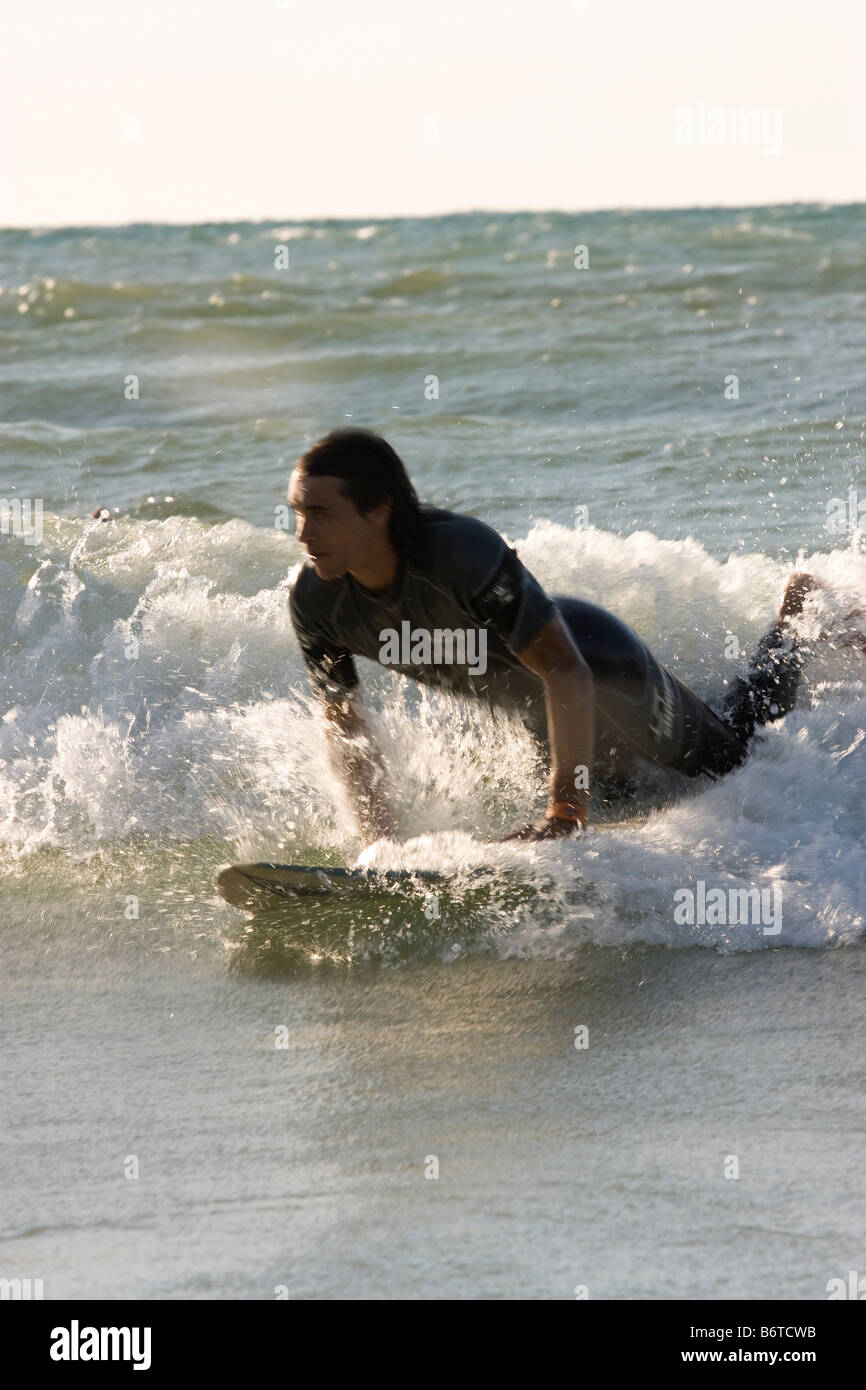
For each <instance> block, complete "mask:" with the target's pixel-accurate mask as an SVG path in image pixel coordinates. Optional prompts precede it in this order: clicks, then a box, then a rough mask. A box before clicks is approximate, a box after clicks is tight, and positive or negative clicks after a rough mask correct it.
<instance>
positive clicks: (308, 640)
mask: <svg viewBox="0 0 866 1390" xmlns="http://www.w3.org/2000/svg"><path fill="white" fill-rule="evenodd" d="M289 616H290V617H291V620H292V627H293V628H294V629H295V636H296V637H297V639H298V646H299V647H300V649H301V655H302V656H303V658H304V664H305V666H306V668H307V672H308V674H309V677H310V680H311V681H312V684H313V687H314V689H315V691H316V693H317V695H320V696H321V698H322V699H323V700H344V699H345V697H346V695H347V694H348V693H349V691H350V690H357V688H358V684H359V682H358V672H357V670H356V669H355V663H354V661H353V660H352V654H351V652H350V651H349V650H348V649H347V648H346V647H341V646H339V645H338V644H337V643H336V642H334V641H332V640H331V639H330V638H329V637H328V636H327V634H326V633H324V632H323V631H322V630H321V628H319V627H318V626H317V624H316V623H315V621H314V620H311V618H310V617H309V616H308V615H305V613H304V609H303V604H302V602H301V599H300V597H299V595H298V593H297V588H296V587H295V588H293V589H292V590H291V591H290V593H289Z"/></svg>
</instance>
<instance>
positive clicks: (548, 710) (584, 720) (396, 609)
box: [289, 429, 814, 840]
mask: <svg viewBox="0 0 866 1390" xmlns="http://www.w3.org/2000/svg"><path fill="white" fill-rule="evenodd" d="M289 504H290V505H291V507H292V508H293V510H294V512H295V515H296V518H297V537H298V540H299V541H300V543H301V545H303V546H304V548H305V550H306V551H307V555H308V557H309V560H308V562H306V563H304V564H303V565H301V566H299V568H298V571H297V573H296V575H295V577H294V581H293V584H292V587H291V591H290V596H289V609H290V613H291V618H292V623H293V626H294V629H295V633H296V635H297V638H298V642H299V644H300V647H301V652H302V654H303V657H304V661H305V663H306V666H307V669H308V671H309V673H310V676H311V679H312V681H313V683H314V686H315V688H316V690H317V692H318V694H319V695H320V697H321V699H322V702H323V705H324V712H325V717H326V721H327V724H326V727H327V729H328V733H329V737H330V738H331V740H332V744H333V747H334V749H335V750H336V751H337V753H338V755H339V762H340V765H341V770H342V772H343V775H344V776H345V778H346V780H347V783H348V785H349V788H350V791H351V792H352V795H353V799H354V803H355V805H356V808H357V811H358V816H359V820H360V823H361V828H362V831H363V832H364V834H365V835H368V836H369V837H371V838H374V839H375V838H379V837H382V836H388V837H391V838H396V831H395V825H394V821H393V817H392V814H391V811H390V807H389V805H388V800H387V796H386V794H385V791H384V783H385V777H384V768H383V765H382V760H381V756H380V754H379V752H378V749H377V748H376V746H375V742H374V739H373V736H372V730H371V727H370V724H369V721H368V719H367V718H366V716H365V711H364V708H363V704H362V701H361V696H360V690H359V685H358V676H357V672H356V669H355V663H354V661H353V660H352V658H353V656H355V655H358V656H366V657H369V658H370V659H371V660H373V661H379V662H381V663H382V664H388V665H390V666H391V667H392V668H393V669H395V670H398V671H400V673H401V674H403V675H407V676H410V677H411V678H412V679H414V680H416V681H421V682H424V683H430V684H435V685H440V686H445V687H447V688H448V689H451V690H453V691H457V692H459V693H461V694H464V695H470V696H474V697H476V698H479V699H483V700H486V701H487V702H488V703H489V704H490V705H491V706H493V707H496V706H501V707H505V708H509V709H512V710H518V711H521V712H522V713H523V714H524V715H525V716H526V717H527V719H528V722H529V723H530V725H534V727H535V731H536V732H537V733H539V734H541V733H542V729H541V716H542V715H545V716H546V733H547V742H548V744H549V749H550V758H551V767H550V800H549V805H548V807H547V813H546V815H545V817H544V819H543V820H540V821H537V822H535V823H534V824H533V825H528V826H525V827H523V828H522V829H521V830H518V831H516V832H515V833H514V834H512V835H509V836H507V837H506V838H507V839H519V840H543V839H551V838H557V837H559V836H562V835H568V834H572V833H574V832H576V831H579V830H580V829H581V828H582V827H584V826H585V825H586V824H587V818H588V804H589V777H590V772H591V770H592V769H593V768H594V767H595V769H596V770H599V769H600V770H602V771H604V772H605V773H608V774H613V775H615V776H624V775H627V773H628V771H629V769H630V768H633V767H634V766H635V765H636V764H639V763H650V764H657V765H660V766H663V767H671V768H676V769H678V770H679V771H681V772H684V773H686V774H687V775H689V776H698V775H699V774H701V773H706V774H708V775H710V776H718V775H720V774H721V773H723V772H727V771H729V770H730V769H731V768H733V767H736V766H737V764H738V763H740V762H741V761H742V760H743V758H744V756H745V754H746V748H747V744H748V742H749V739H750V738H751V736H752V733H753V732H754V728H755V725H756V724H758V723H766V722H768V721H769V720H771V719H776V718H779V717H780V716H781V715H782V714H785V713H786V712H787V711H788V710H789V709H790V708H791V707H792V705H793V702H794V697H795V695H796V690H797V684H798V681H799V675H800V670H801V668H802V664H803V654H802V651H801V649H800V647H799V644H798V643H797V641H796V639H795V638H794V635H793V634H792V633H791V632H790V630H789V629H788V621H789V619H790V618H791V617H793V616H795V615H796V614H797V613H798V612H799V611H800V609H801V608H802V604H803V600H804V597H805V594H806V592H807V591H808V590H809V589H810V588H812V587H814V580H812V579H811V577H810V576H809V575H795V576H793V577H792V579H791V580H790V581H789V584H788V588H787V590H786V594H785V600H784V602H783V605H782V610H781V612H780V614H779V620H778V623H777V624H776V626H775V627H774V628H773V629H772V630H771V632H770V633H768V634H767V636H766V637H765V638H764V639H763V641H762V642H761V644H760V646H759V649H758V653H757V657H756V660H755V661H754V663H753V665H752V668H751V670H750V671H749V672H748V674H747V675H746V676H745V677H742V678H740V679H739V680H738V681H737V682H736V683H735V685H734V687H733V688H732V690H731V691H730V692H729V694H728V697H727V699H726V702H725V711H724V717H722V718H720V717H719V716H718V715H716V714H714V713H713V711H712V710H711V709H710V708H709V707H708V706H707V705H705V704H704V703H703V701H701V700H699V699H698V698H697V696H696V695H693V694H692V692H691V691H690V690H687V689H686V687H685V686H684V685H683V684H682V683H681V682H680V681H678V680H677V679H676V677H675V676H672V675H671V674H670V672H669V671H666V670H665V668H664V667H662V666H660V665H659V663H658V662H657V661H656V659H655V657H654V656H653V655H652V653H651V652H650V650H649V648H648V647H647V646H646V644H645V643H644V642H643V641H642V640H641V639H640V638H639V637H638V636H637V634H636V633H634V632H632V630H631V629H630V628H628V627H627V626H626V625H625V623H623V622H621V621H620V620H619V619H618V618H615V617H614V616H613V615H612V614H610V613H607V612H606V611H605V610H604V609H603V608H599V607H597V606H596V605H594V604H591V603H585V602H583V601H582V600H580V599H575V598H568V597H550V596H548V595H547V594H546V593H545V592H544V590H543V589H542V588H541V586H540V585H539V584H538V583H537V581H536V580H535V579H534V578H533V576H532V575H531V574H530V573H529V571H528V570H527V569H526V568H525V567H524V566H523V565H522V564H521V562H520V560H519V559H518V558H517V555H516V553H515V551H514V550H512V549H510V548H509V547H508V546H507V545H506V543H505V541H504V540H503V539H502V537H501V536H500V535H498V533H497V532H496V531H494V530H493V529H492V528H491V527H489V526H487V525H485V523H484V522H482V521H478V520H476V519H475V518H473V517H468V516H462V515H459V514H457V513H454V512H449V511H445V510H442V509H441V508H435V507H430V506H424V505H422V504H421V503H419V501H418V497H417V494H416V492H415V489H414V487H413V486H412V483H411V482H410V480H409V478H408V476H407V474H406V470H405V468H404V466H403V463H402V461H401V460H400V459H399V457H398V456H397V454H396V453H395V452H394V450H393V449H392V448H391V446H390V445H389V444H388V443H386V441H385V440H384V439H382V438H380V437H379V436H378V435H375V434H372V433H370V432H369V431H366V430H359V429H340V430H335V431H333V432H332V433H331V434H329V435H327V436H326V437H325V438H324V439H320V440H319V441H318V443H317V444H314V445H313V447H312V448H311V449H309V450H308V451H307V452H306V453H305V454H304V455H303V456H302V457H301V458H300V459H299V460H298V463H297V465H296V467H295V469H294V471H293V473H292V476H291V479H290V481H289ZM455 646H456V649H457V659H456V660H455V659H454V649H455ZM461 653H462V656H461ZM479 653H481V654H482V655H481V659H479ZM470 654H472V655H471V656H470Z"/></svg>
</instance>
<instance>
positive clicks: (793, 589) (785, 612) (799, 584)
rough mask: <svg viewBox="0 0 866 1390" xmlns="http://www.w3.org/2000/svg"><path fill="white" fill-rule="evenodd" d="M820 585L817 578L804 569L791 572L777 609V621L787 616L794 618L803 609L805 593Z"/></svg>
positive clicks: (785, 620) (787, 617)
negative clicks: (783, 595)
mask: <svg viewBox="0 0 866 1390" xmlns="http://www.w3.org/2000/svg"><path fill="white" fill-rule="evenodd" d="M820 587H821V585H820V583H819V582H818V580H817V579H815V578H814V577H813V576H812V575H811V574H806V573H805V571H802V570H801V571H800V572H799V573H797V574H792V575H791V577H790V579H789V580H788V583H787V584H786V586H785V597H784V598H783V599H782V607H781V608H780V609H779V622H780V623H784V622H787V620H788V619H789V618H796V617H798V616H799V615H800V613H802V611H803V604H804V603H805V602H806V595H807V594H810V593H811V592H812V590H813V589H820Z"/></svg>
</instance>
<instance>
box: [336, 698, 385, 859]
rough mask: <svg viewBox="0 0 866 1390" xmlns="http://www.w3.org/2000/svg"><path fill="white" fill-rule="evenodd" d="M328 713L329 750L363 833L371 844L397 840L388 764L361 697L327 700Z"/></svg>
mask: <svg viewBox="0 0 866 1390" xmlns="http://www.w3.org/2000/svg"><path fill="white" fill-rule="evenodd" d="M324 714H325V733H326V737H327V739H328V745H329V749H330V751H331V753H332V755H333V760H334V763H335V765H336V768H337V771H338V772H339V773H340V775H341V776H342V777H343V780H344V781H345V783H346V785H347V787H348V789H349V793H350V796H351V798H352V802H353V804H354V807H355V811H356V814H357V816H358V821H359V823H360V826H361V831H362V834H363V835H365V836H366V837H367V838H368V839H369V840H370V841H373V840H379V839H382V838H383V837H387V838H388V839H391V840H395V839H396V838H397V831H396V826H395V822H394V816H393V813H392V811H391V807H390V804H389V801H388V796H387V793H386V786H387V776H386V772H385V765H384V762H383V761H382V755H381V752H380V751H379V748H378V746H377V744H376V741H375V736H374V733H373V727H372V724H371V723H370V720H369V718H368V716H367V712H366V710H365V709H364V706H363V704H362V703H361V697H360V695H359V694H358V693H357V692H356V691H352V692H349V693H347V694H346V696H345V698H343V699H340V700H336V699H334V700H327V701H326V702H325V704H324Z"/></svg>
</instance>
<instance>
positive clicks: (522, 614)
mask: <svg viewBox="0 0 866 1390" xmlns="http://www.w3.org/2000/svg"><path fill="white" fill-rule="evenodd" d="M471 546H472V550H471V556H472V559H471V566H470V570H469V572H468V573H466V574H464V575H461V576H460V578H461V579H462V581H463V584H464V589H465V591H464V593H463V595H462V601H463V605H464V607H465V608H466V610H467V612H468V613H469V614H470V615H471V616H472V617H473V618H474V619H475V621H476V622H477V623H479V624H481V625H483V626H485V627H492V628H493V629H494V631H495V632H497V633H498V635H499V636H500V637H501V638H502V640H503V642H504V643H505V645H506V646H507V647H508V648H509V649H510V650H511V651H512V652H514V653H515V655H516V654H517V653H518V652H520V651H522V650H523V648H524V647H525V646H527V645H528V643H529V642H531V641H532V639H533V637H535V636H536V635H537V633H538V631H539V629H540V628H542V627H544V624H545V623H547V622H549V621H550V619H551V618H552V617H554V616H555V614H556V604H555V603H554V602H553V599H552V598H550V597H549V596H548V595H547V594H546V593H545V592H544V590H543V589H542V587H541V585H540V584H539V583H538V580H537V579H535V578H534V576H533V575H531V574H530V572H529V570H528V569H527V568H526V566H525V565H524V564H522V562H521V561H520V560H519V559H518V557H517V552H516V551H515V550H512V548H511V547H510V546H509V545H506V543H505V541H504V540H503V539H502V537H501V536H500V535H499V533H498V532H496V531H494V530H493V528H492V527H490V526H487V525H485V523H484V522H479V521H476V522H475V524H474V526H473V529H472V535H471Z"/></svg>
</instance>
